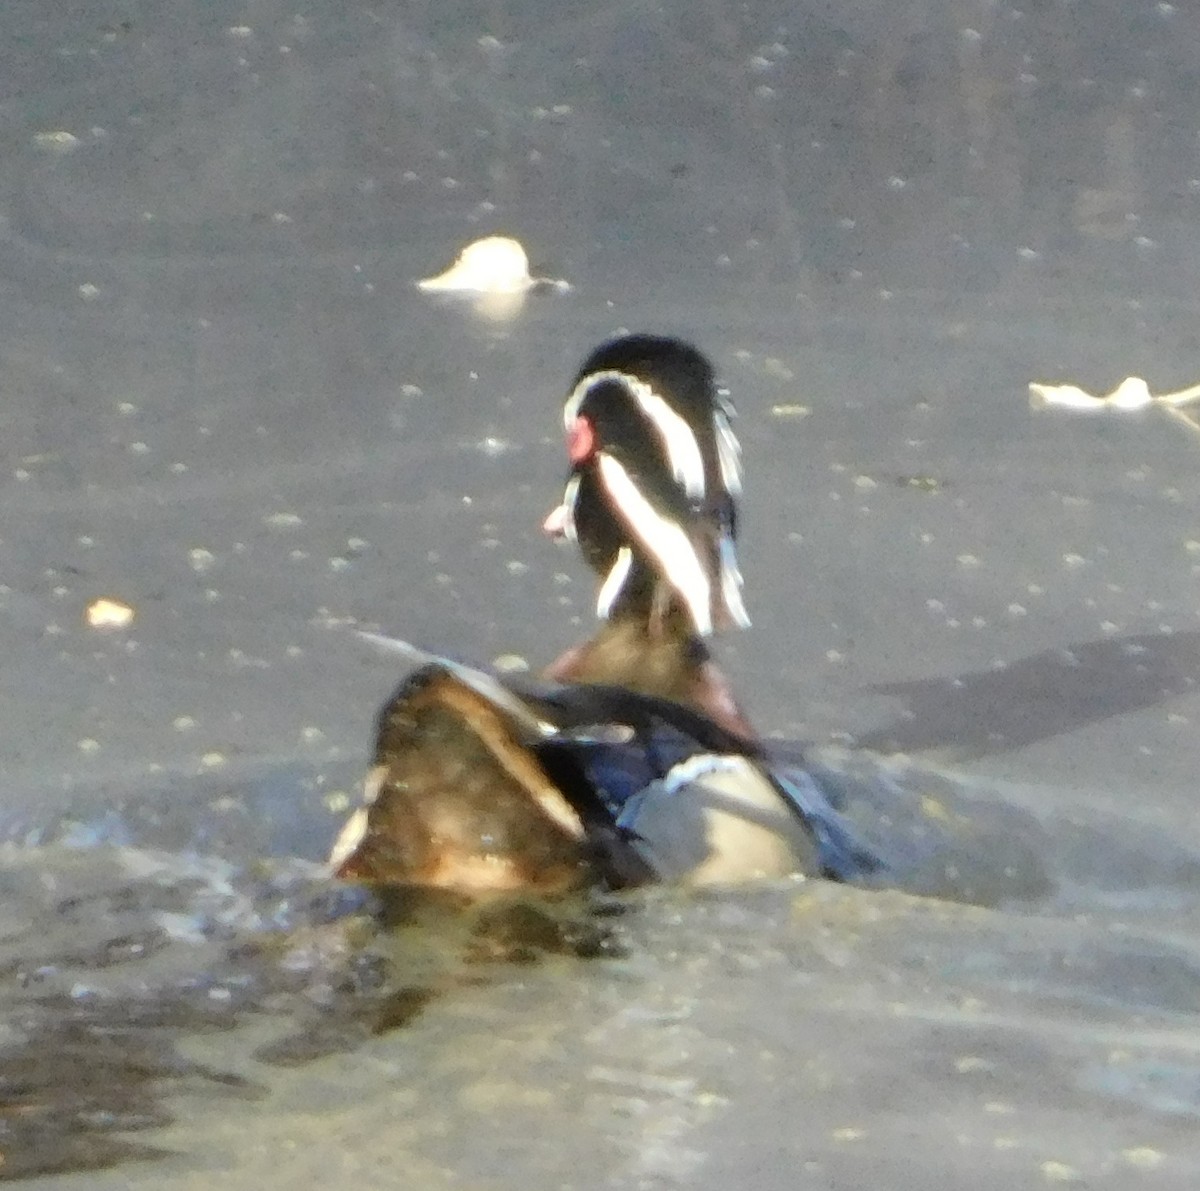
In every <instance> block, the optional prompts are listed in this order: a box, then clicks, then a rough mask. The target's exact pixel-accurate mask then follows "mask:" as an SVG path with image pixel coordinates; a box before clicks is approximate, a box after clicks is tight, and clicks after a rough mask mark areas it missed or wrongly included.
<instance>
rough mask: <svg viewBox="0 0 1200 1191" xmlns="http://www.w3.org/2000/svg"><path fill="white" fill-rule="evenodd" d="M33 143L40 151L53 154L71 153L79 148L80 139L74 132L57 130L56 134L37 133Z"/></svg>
mask: <svg viewBox="0 0 1200 1191" xmlns="http://www.w3.org/2000/svg"><path fill="white" fill-rule="evenodd" d="M33 143H34V144H35V145H37V147H38V148H39V149H46V150H48V151H49V152H51V153H70V152H72V151H73V150H75V149H78V148H79V138H78V137H77V136H76V135H75V134H74V133H73V132H67V130H66V129H65V128H59V129H56V130H55V131H54V132H38V133H35V134H34V137H33Z"/></svg>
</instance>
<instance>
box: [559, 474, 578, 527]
mask: <svg viewBox="0 0 1200 1191" xmlns="http://www.w3.org/2000/svg"><path fill="white" fill-rule="evenodd" d="M578 500H579V476H572V477H571V478H570V479H569V480H568V481H567V490H566V491H565V492H564V493H563V502H562V507H563V510H564V512H565V514H566V515H565V516H564V517H563V523H562V531H563V537H565V538H566V539H567V541H568V542H574V541H575V540H576V538H577V536H578V535H577V534H576V532H575V505H576V503H577V502H578Z"/></svg>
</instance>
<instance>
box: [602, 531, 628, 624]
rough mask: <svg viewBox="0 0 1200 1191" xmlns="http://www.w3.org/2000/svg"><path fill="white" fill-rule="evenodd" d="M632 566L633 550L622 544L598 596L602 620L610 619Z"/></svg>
mask: <svg viewBox="0 0 1200 1191" xmlns="http://www.w3.org/2000/svg"><path fill="white" fill-rule="evenodd" d="M632 566H633V551H632V550H630V549H629V547H628V546H622V547H621V549H620V550H618V551H617V561H616V562H614V563H613V565H612V570H611V571H609V572H608V578H606V579H605V580H604V584H603V586H602V587H601V588H600V594H599V596H598V597H597V598H596V615H597V616H598V617H600V619H601V620H607V619H608V614H609V613H610V612H611V611H612V606H613V604H614V603H616V599H617V596H619V595H620V594H621V588H623V587H624V586H625V580H626V579H628V578H629V568H630V567H632Z"/></svg>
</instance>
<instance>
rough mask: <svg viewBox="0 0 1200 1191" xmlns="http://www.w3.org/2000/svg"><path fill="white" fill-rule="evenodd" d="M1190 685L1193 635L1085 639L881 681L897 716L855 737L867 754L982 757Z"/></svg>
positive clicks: (1196, 659)
mask: <svg viewBox="0 0 1200 1191" xmlns="http://www.w3.org/2000/svg"><path fill="white" fill-rule="evenodd" d="M1198 683H1200V633H1144V634H1139V635H1137V636H1130V637H1119V638H1105V639H1102V640H1099V641H1086V642H1083V643H1082V644H1079V645H1072V646H1069V647H1067V648H1063V649H1050V650H1045V651H1043V652H1042V653H1037V654H1034V655H1033V656H1032V657H1028V658H1022V659H1021V660H1020V661H1016V662H1013V663H1011V664H1010V665H1008V666H1006V667H1004V668H1003V669H997V670H984V671H977V672H975V673H970V674H964V675H960V676H958V677H955V678H936V679H922V680H917V681H913V682H895V683H883V684H880V685H878V686H872V687H871V688H870V689H871V690H872V691H874V692H876V693H877V694H881V695H891V696H893V697H894V698H897V699H900V700H901V701H903V702H904V703H905V705H906V706H907V708H908V712H907V714H906V715H905V716H904V718H903V719H902V720H899V721H897V722H895V723H891V724H888V725H886V726H884V727H882V728H880V729H878V730H877V731H875V732H871V733H869V734H868V735H866V736H862V737H860V738H859V739H858V741H857V743H858V744H859V745H860V746H861V747H863V748H867V749H871V750H873V751H876V752H913V753H915V752H921V751H923V750H932V749H937V750H948V751H949V753H950V755H951V756H952V757H953V758H954V759H955V760H959V761H968V760H973V759H976V758H981V757H986V756H989V755H991V754H994V753H1001V752H1006V751H1008V750H1010V749H1019V748H1023V747H1025V746H1026V745H1030V744H1034V743H1036V742H1038V741H1042V740H1048V739H1050V738H1052V737H1055V736H1059V735H1062V734H1064V733H1067V732H1073V731H1075V730H1077V729H1079V728H1083V727H1087V726H1088V725H1090V724H1096V723H1100V722H1102V721H1103V720H1106V719H1110V718H1112V717H1113V716H1118V715H1124V714H1126V713H1128V712H1131V711H1141V710H1144V709H1145V708H1148V707H1154V706H1156V705H1157V704H1160V703H1164V702H1166V701H1167V700H1168V699H1173V698H1176V697H1177V696H1179V695H1186V694H1191V693H1193V692H1194V691H1195V690H1196V687H1197V684H1198Z"/></svg>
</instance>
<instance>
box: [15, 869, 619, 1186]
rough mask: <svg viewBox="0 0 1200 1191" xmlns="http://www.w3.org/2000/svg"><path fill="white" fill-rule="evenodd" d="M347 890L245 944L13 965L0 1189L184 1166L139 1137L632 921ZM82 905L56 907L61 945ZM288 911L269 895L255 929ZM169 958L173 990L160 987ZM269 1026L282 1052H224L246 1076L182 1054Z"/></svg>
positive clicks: (118, 951)
mask: <svg viewBox="0 0 1200 1191" xmlns="http://www.w3.org/2000/svg"><path fill="white" fill-rule="evenodd" d="M150 884H151V885H153V882H151V883H150ZM276 892H278V890H276ZM343 892H344V890H332V889H331V888H330V886H329V883H328V882H322V881H312V882H310V883H309V884H308V886H307V887H305V888H296V887H292V888H291V889H289V891H288V893H287V898H286V901H285V903H284V904H285V905H286V906H287V914H288V920H287V921H286V922H285V923H284V924H283V925H284V927H285V929H284V930H282V931H279V930H276V931H272V930H271V929H270V928H267V929H265V930H258V931H250V932H245V933H241V934H233V935H232V936H231V937H229V938H227V939H223V940H221V944H220V946H219V947H217V948H216V949H215V950H213V949H209V948H207V947H205V946H204V945H203V944H200V945H199V947H198V946H197V945H196V944H195V943H194V941H191V942H190V941H184V940H180V939H178V938H175V939H168V938H165V937H163V936H162V934H161V932H159V934H158V935H156V936H155V937H154V938H153V939H152V940H151V941H150V943H149V944H147V940H150V939H151V935H152V934H153V932H150V931H146V932H141V933H140V934H139V935H138V938H139V939H141V940H142V941H141V942H140V943H139V942H137V941H136V940H135V941H134V942H133V943H129V944H128V945H124V944H122V945H121V946H114V945H112V944H103V943H95V944H94V945H93V946H91V947H88V946H78V947H76V946H69V945H68V946H67V947H65V948H61V949H60V948H55V947H51V948H50V949H48V950H44V951H42V952H41V953H40V954H37V956H36V959H35V960H33V961H32V962H24V961H22V960H19V959H14V960H12V961H10V962H7V963H5V964H4V965H3V970H2V972H0V1002H2V1003H3V1004H4V1008H5V1021H6V1024H7V1026H8V1031H7V1032H8V1034H10V1035H11V1036H12V1037H13V1038H14V1039H15V1040H13V1041H8V1042H7V1043H6V1044H5V1045H3V1046H0V1155H2V1157H3V1162H2V1163H0V1181H13V1180H22V1179H31V1178H35V1177H40V1176H48V1175H55V1174H59V1175H61V1174H67V1173H79V1172H84V1171H95V1170H102V1169H107V1168H111V1167H114V1166H118V1165H120V1164H122V1163H126V1162H132V1161H146V1160H151V1159H156V1158H162V1157H165V1156H167V1155H168V1154H169V1153H171V1152H172V1151H170V1150H169V1149H166V1148H163V1147H160V1146H155V1145H153V1144H151V1143H148V1142H146V1141H143V1140H140V1139H138V1140H135V1139H133V1138H131V1136H130V1135H141V1134H144V1133H147V1132H149V1131H153V1130H156V1129H161V1128H164V1127H166V1126H168V1125H171V1124H172V1123H173V1122H174V1121H175V1120H176V1119H177V1114H178V1113H179V1102H180V1101H181V1099H183V1098H189V1099H190V1098H193V1097H213V1096H221V1097H232V1098H235V1099H238V1100H246V1099H262V1098H265V1097H267V1096H269V1094H270V1090H271V1083H272V1081H271V1077H270V1074H269V1071H268V1070H266V1068H270V1067H288V1068H293V1067H298V1066H302V1065H304V1064H306V1063H310V1062H313V1061H315V1060H318V1059H321V1058H324V1057H327V1056H330V1055H337V1054H347V1053H350V1052H352V1051H354V1050H356V1049H357V1048H359V1047H360V1046H362V1045H364V1044H365V1043H366V1042H367V1041H368V1040H370V1039H371V1038H374V1037H377V1036H379V1035H381V1034H385V1033H388V1032H390V1031H393V1030H397V1029H400V1028H403V1027H405V1026H408V1025H410V1024H411V1023H412V1022H413V1021H414V1020H415V1019H416V1018H417V1017H418V1016H419V1015H420V1014H421V1013H422V1012H423V1011H424V1010H425V1009H426V1007H427V1006H429V1005H430V1004H431V1003H433V1002H434V1001H436V1000H438V999H439V998H441V997H443V996H446V995H449V994H452V993H453V992H454V990H455V989H456V988H457V989H461V988H464V987H466V986H471V985H480V984H485V983H488V982H491V981H494V980H498V979H502V978H503V977H504V974H505V973H506V972H509V973H511V972H512V971H513V970H514V966H516V967H518V968H519V967H521V966H524V965H528V964H531V963H534V962H536V961H537V960H538V959H539V958H541V957H543V956H545V955H548V954H558V955H562V954H566V955H572V956H577V957H580V958H597V957H604V956H612V955H617V954H620V947H619V944H618V943H617V941H616V938H615V934H614V931H613V930H612V928H611V920H612V915H613V914H614V913H619V912H620V911H619V908H616V907H614V906H611V905H603V904H601V905H596V906H592V905H590V904H587V903H585V902H582V901H580V900H576V901H573V902H570V903H567V902H563V903H559V904H553V905H551V904H546V903H532V902H517V901H514V902H510V903H495V904H492V905H490V906H487V907H483V908H480V907H474V908H471V907H463V906H462V905H460V904H456V903H454V902H453V901H451V900H449V899H446V898H441V897H428V896H424V895H420V894H417V893H415V892H413V891H404V890H401V891H396V892H393V893H390V894H388V895H387V896H385V897H381V898H378V899H376V900H374V901H368V902H366V903H364V902H363V900H362V898H361V897H357V898H355V897H346V896H341V895H340V894H341V893H343ZM156 894H157V895H158V896H157V897H156V896H155V895H156ZM130 896H131V895H130V891H129V890H128V889H125V890H122V891H121V897H122V899H123V900H126V901H128V900H129V898H130ZM136 900H137V901H138V906H137V910H138V913H146V912H147V911H150V912H154V910H152V907H154V906H155V905H156V904H159V903H161V904H165V905H172V906H173V905H175V904H177V899H176V895H175V893H174V892H173V891H171V890H170V889H165V890H164V889H161V888H158V887H154V888H151V889H144V890H142V891H141V893H140V894H138V895H137V898H136ZM76 901H77V899H75V898H67V899H64V900H61V901H59V902H57V903H56V904H54V905H53V906H51V907H49V908H50V909H51V911H52V913H53V915H54V917H55V919H56V925H57V929H59V930H60V931H61V930H62V927H61V923H62V922H63V921H68V922H69V918H70V914H71V911H72V908H73V906H74V905H75V904H76ZM276 908H277V906H275V905H272V903H271V901H270V898H269V897H268V896H267V895H266V893H265V891H262V890H260V892H259V897H258V900H257V909H258V910H259V912H260V918H261V919H263V920H266V921H269V920H270V918H271V917H272V914H271V911H273V910H275V909H276ZM80 925H83V926H84V927H86V928H89V929H90V928H94V927H95V926H96V925H97V924H96V922H94V921H92V922H85V923H82V924H80ZM53 929H55V928H48V929H47V933H50V932H51V931H52V930H53ZM65 933H66V935H67V937H68V938H70V936H71V933H72V931H71V927H70V926H68V928H67V930H66V931H65ZM12 943H13V940H12V939H9V940H6V946H8V947H11V946H12ZM172 949H173V951H174V953H175V954H174V956H173V957H170V963H169V970H170V971H171V972H173V975H171V976H163V975H161V974H159V975H157V976H156V975H155V965H156V964H158V963H161V962H162V961H163V958H164V953H166V954H168V956H169V953H170V952H171V951H172ZM143 973H145V974H144V975H143ZM48 985H49V986H51V988H52V991H47V986H48ZM275 1023H278V1027H276V1025H275ZM264 1027H265V1028H266V1031H267V1032H268V1033H277V1035H278V1036H277V1037H276V1038H274V1039H273V1040H271V1041H268V1042H265V1043H256V1042H253V1041H251V1042H249V1044H247V1042H246V1041H243V1042H242V1043H241V1044H240V1045H238V1043H237V1041H236V1038H231V1039H230V1042H229V1043H228V1044H223V1045H220V1046H219V1053H221V1054H229V1055H238V1056H241V1055H245V1054H247V1052H249V1053H250V1054H251V1061H250V1062H249V1063H248V1064H247V1063H245V1062H240V1063H239V1064H238V1065H239V1066H240V1067H242V1068H243V1070H241V1071H237V1072H235V1071H232V1070H225V1069H223V1066H224V1064H223V1063H222V1062H221V1061H220V1060H217V1061H215V1062H212V1063H205V1062H200V1061H197V1060H195V1059H193V1058H190V1057H188V1054H187V1053H185V1051H186V1050H188V1049H194V1048H195V1045H196V1043H197V1041H198V1040H201V1039H203V1037H204V1036H206V1035H213V1034H218V1033H223V1034H231V1035H236V1033H237V1032H239V1031H242V1032H244V1033H245V1035H246V1036H247V1038H249V1037H251V1036H253V1037H254V1038H259V1037H261V1035H262V1032H263V1029H264ZM189 1040H191V1043H192V1045H191V1046H189V1047H184V1046H183V1045H182V1044H183V1043H185V1042H188V1041H189ZM230 1062H231V1063H232V1062H233V1060H232V1059H231V1060H230ZM256 1066H257V1067H258V1068H259V1072H260V1073H259V1074H255V1067H256ZM247 1067H248V1069H249V1074H247V1073H246V1071H245V1068H247Z"/></svg>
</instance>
